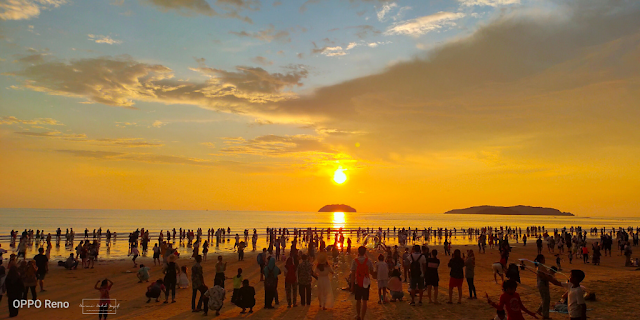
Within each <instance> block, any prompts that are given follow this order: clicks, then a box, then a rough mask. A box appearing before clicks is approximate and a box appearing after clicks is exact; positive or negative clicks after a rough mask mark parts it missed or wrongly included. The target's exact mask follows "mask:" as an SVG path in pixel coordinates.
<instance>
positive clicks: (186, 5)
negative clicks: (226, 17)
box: [147, 0, 219, 16]
mask: <svg viewBox="0 0 640 320" xmlns="http://www.w3.org/2000/svg"><path fill="white" fill-rule="evenodd" d="M147 1H148V2H149V3H150V4H152V5H154V6H156V7H158V8H159V9H160V10H162V11H169V10H175V11H178V12H179V13H181V14H184V15H195V14H202V15H206V16H217V15H219V14H218V12H216V11H215V10H214V9H213V8H211V6H210V5H209V3H208V2H207V1H205V0H147Z"/></svg>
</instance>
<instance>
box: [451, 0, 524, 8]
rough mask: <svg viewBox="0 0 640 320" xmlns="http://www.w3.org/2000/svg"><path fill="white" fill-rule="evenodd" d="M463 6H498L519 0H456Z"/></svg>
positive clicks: (518, 1) (518, 0)
mask: <svg viewBox="0 0 640 320" xmlns="http://www.w3.org/2000/svg"><path fill="white" fill-rule="evenodd" d="M458 2H460V3H461V4H462V5H463V6H467V7H471V6H489V7H498V6H504V5H510V4H518V3H520V0H458Z"/></svg>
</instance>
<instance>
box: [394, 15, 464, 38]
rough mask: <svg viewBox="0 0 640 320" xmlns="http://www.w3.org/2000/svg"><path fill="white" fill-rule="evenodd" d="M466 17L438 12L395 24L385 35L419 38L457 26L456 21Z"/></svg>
mask: <svg viewBox="0 0 640 320" xmlns="http://www.w3.org/2000/svg"><path fill="white" fill-rule="evenodd" d="M464 16H465V15H464V13H461V12H458V13H454V12H438V13H436V14H432V15H428V16H424V17H420V18H417V19H412V20H407V21H402V22H399V23H397V24H394V25H393V26H391V27H390V28H388V29H387V31H386V32H385V34H387V35H392V34H405V35H410V36H414V37H417V36H420V35H422V34H425V33H427V32H430V31H434V30H438V29H441V28H443V27H446V26H455V22H454V21H455V20H458V19H460V18H462V17H464Z"/></svg>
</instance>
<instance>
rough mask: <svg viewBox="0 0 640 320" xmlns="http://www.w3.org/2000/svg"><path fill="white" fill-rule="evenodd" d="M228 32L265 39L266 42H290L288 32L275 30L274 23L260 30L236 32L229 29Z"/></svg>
mask: <svg viewBox="0 0 640 320" xmlns="http://www.w3.org/2000/svg"><path fill="white" fill-rule="evenodd" d="M229 34H233V35H236V36H239V37H249V38H254V39H258V40H262V41H266V42H271V41H274V40H275V41H278V42H283V43H284V42H291V38H290V37H289V32H288V31H286V30H280V31H276V28H275V26H274V25H272V24H270V25H269V27H268V28H267V29H264V30H260V31H258V32H246V31H241V32H236V31H229Z"/></svg>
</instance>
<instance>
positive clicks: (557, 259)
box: [556, 254, 562, 270]
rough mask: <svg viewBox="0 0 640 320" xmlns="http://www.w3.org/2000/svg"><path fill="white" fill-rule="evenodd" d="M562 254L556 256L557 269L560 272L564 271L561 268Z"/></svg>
mask: <svg viewBox="0 0 640 320" xmlns="http://www.w3.org/2000/svg"><path fill="white" fill-rule="evenodd" d="M560 260H561V259H560V254H556V268H558V270H562V268H560Z"/></svg>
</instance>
